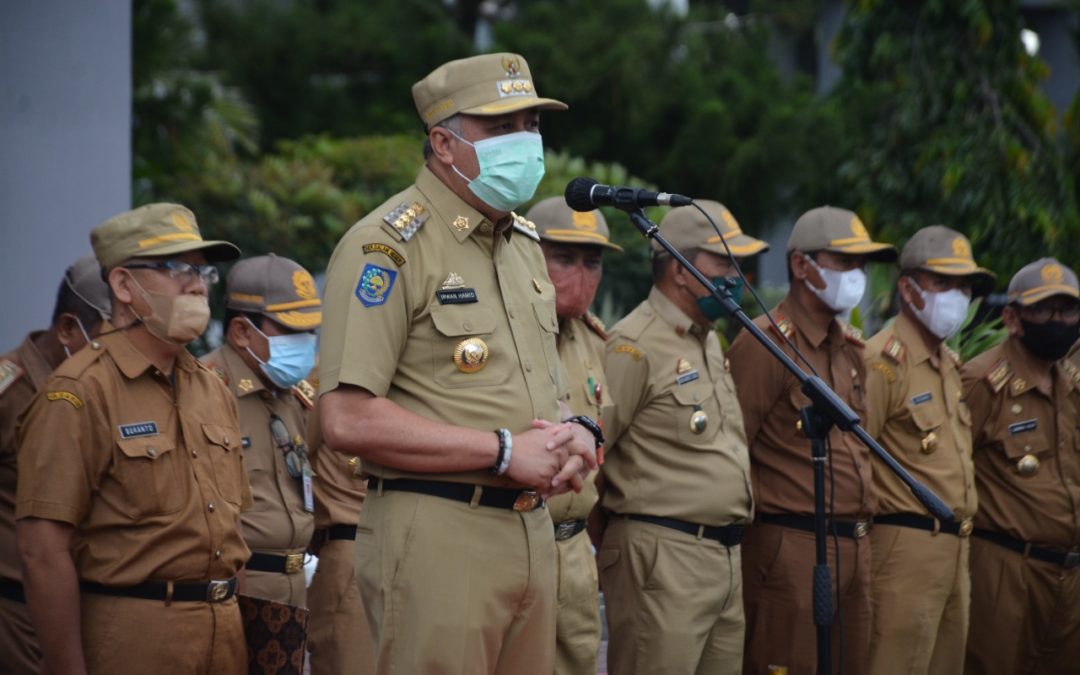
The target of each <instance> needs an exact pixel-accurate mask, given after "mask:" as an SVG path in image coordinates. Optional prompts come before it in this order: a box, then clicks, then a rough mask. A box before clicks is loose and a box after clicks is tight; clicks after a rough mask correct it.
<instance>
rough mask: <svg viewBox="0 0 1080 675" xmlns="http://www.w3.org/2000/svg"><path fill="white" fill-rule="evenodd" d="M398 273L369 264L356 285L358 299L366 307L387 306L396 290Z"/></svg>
mask: <svg viewBox="0 0 1080 675" xmlns="http://www.w3.org/2000/svg"><path fill="white" fill-rule="evenodd" d="M395 279H397V272H395V271H394V270H389V269H386V268H385V267H379V266H378V265H372V264H371V263H368V264H367V265H364V269H363V270H362V271H361V272H360V281H358V282H357V284H356V291H355V293H356V298H357V299H358V300H360V304H361V305H363V306H364V307H377V306H379V305H382V304H385V303H386V299H387V298H389V297H390V291H391V289H393V288H394V280H395Z"/></svg>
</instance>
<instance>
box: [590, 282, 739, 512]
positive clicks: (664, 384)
mask: <svg viewBox="0 0 1080 675" xmlns="http://www.w3.org/2000/svg"><path fill="white" fill-rule="evenodd" d="M604 372H605V373H606V374H607V378H608V384H609V385H610V391H611V397H612V400H613V403H614V406H615V408H614V414H613V415H611V416H610V417H609V418H608V422H607V447H608V452H607V453H606V455H605V458H604V466H603V468H602V470H603V472H604V481H605V492H604V497H603V506H604V508H606V509H608V510H609V511H613V512H615V513H619V514H635V513H636V514H643V515H649V516H660V517H667V518H678V519H680V520H685V521H689V522H691V523H697V524H699V525H729V524H731V523H745V522H748V521H749V520H750V519H751V518H752V516H753V498H752V496H751V490H750V459H749V457H748V455H747V449H746V432H745V431H744V430H743V423H742V415H741V414H740V412H739V403H738V401H737V400H736V398H735V385H734V383H733V382H732V380H731V376H730V374H729V373H728V369H727V367H726V364H725V359H724V353H723V351H722V350H721V348H720V340H719V339H718V338H717V337H716V334H715V333H714V332H713V331H711V330H709V329H707V328H702V327H701V326H698V325H696V324H695V323H694V322H693V321H692V320H691V319H690V317H688V316H686V314H684V313H683V312H682V310H680V309H679V308H678V307H676V306H675V305H674V304H673V303H672V302H671V301H670V300H669V299H668V298H667V297H666V296H665V295H664V294H663V293H661V292H660V291H658V290H657V289H656V288H653V289H652V291H651V292H650V293H649V297H648V298H647V299H646V300H645V301H644V302H642V303H641V304H640V305H638V306H637V307H636V308H635V309H634V311H632V312H630V314H628V315H627V316H626V318H624V319H623V320H622V321H620V322H619V323H618V324H616V326H615V328H614V329H613V330H612V333H611V337H610V338H609V340H608V343H607V357H606V359H605V361H604ZM699 413H704V415H705V416H706V417H707V421H706V423H705V426H704V428H703V429H701V428H700V427H699V428H696V429H695V427H694V425H693V419H694V416H695V414H698V419H700V414H699Z"/></svg>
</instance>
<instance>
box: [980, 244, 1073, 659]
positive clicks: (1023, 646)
mask: <svg viewBox="0 0 1080 675" xmlns="http://www.w3.org/2000/svg"><path fill="white" fill-rule="evenodd" d="M1009 303H1010V304H1009V305H1008V306H1007V307H1005V309H1004V310H1003V311H1002V318H1003V319H1004V321H1005V326H1006V327H1007V328H1008V330H1009V338H1008V339H1007V340H1006V341H1005V342H1003V343H1002V344H1000V345H998V346H997V347H994V348H993V349H990V350H989V351H987V352H985V353H983V354H981V355H980V356H978V357H976V358H974V359H972V360H971V361H970V362H969V363H967V364H966V365H965V366H964V367H963V369H962V371H961V374H962V376H963V381H964V385H963V387H964V395H965V399H966V401H967V404H968V405H969V406H970V407H971V417H972V425H971V428H972V431H973V433H974V461H975V484H976V488H977V489H978V492H979V511H978V513H977V514H976V516H975V531H974V533H973V535H974V536H973V537H972V540H971V625H970V632H969V634H968V644H967V659H966V666H965V672H966V673H968V674H969V675H971V674H973V673H1029V672H1045V673H1064V672H1075V669H1076V664H1077V663H1080V612H1078V611H1077V607H1080V429H1078V423H1080V371H1078V370H1077V368H1076V366H1074V365H1073V364H1072V362H1071V361H1070V360H1068V359H1066V358H1064V357H1065V355H1066V354H1067V353H1068V351H1069V349H1070V348H1071V347H1072V345H1073V343H1074V342H1076V339H1077V336H1078V334H1080V286H1078V284H1077V278H1076V274H1075V273H1074V272H1073V271H1072V270H1070V269H1069V268H1067V267H1065V266H1064V265H1062V264H1061V263H1059V262H1058V261H1056V260H1054V259H1053V258H1043V259H1042V260H1038V261H1036V262H1033V263H1031V264H1030V265H1027V266H1026V267H1024V268H1023V269H1021V270H1020V271H1019V272H1017V273H1016V275H1015V276H1014V277H1013V278H1012V281H1010V282H1009Z"/></svg>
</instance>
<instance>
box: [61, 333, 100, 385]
mask: <svg viewBox="0 0 1080 675" xmlns="http://www.w3.org/2000/svg"><path fill="white" fill-rule="evenodd" d="M107 351H108V347H106V346H105V344H104V343H102V342H98V341H97V340H91V341H90V344H89V345H87V346H86V347H83V348H82V349H80V350H79V351H77V352H75V353H74V354H72V355H71V357H70V358H68V359H66V360H65V361H64V362H63V363H61V364H60V365H59V366H57V367H56V370H54V371H53V373H52V374H53V375H54V376H56V377H67V378H71V379H77V378H79V377H80V376H81V375H82V374H83V371H85V370H86V369H87V368H89V367H90V366H91V365H93V363H94V362H95V361H97V360H98V359H100V358H101V355H102V354H104V353H105V352H107Z"/></svg>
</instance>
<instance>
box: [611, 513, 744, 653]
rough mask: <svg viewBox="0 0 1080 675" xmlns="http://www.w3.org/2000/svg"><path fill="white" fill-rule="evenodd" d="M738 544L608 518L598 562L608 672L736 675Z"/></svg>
mask: <svg viewBox="0 0 1080 675" xmlns="http://www.w3.org/2000/svg"><path fill="white" fill-rule="evenodd" d="M739 556H740V553H739V547H738V546H735V547H732V548H727V547H725V546H723V545H721V544H720V543H719V542H716V541H712V540H709V539H698V538H697V537H695V536H693V535H689V534H684V533H682V532H679V531H677V530H672V529H671V528H667V527H662V526H660V525H654V524H652V523H643V522H639V521H634V520H627V519H626V518H620V517H618V516H613V517H612V519H611V521H610V522H609V523H608V527H607V529H606V530H605V531H604V542H603V545H602V546H601V548H600V555H599V561H598V566H599V568H600V581H601V584H602V585H603V588H604V602H605V605H606V610H607V619H608V632H609V635H608V638H609V642H608V672H609V673H611V675H648V674H650V673H665V674H672V675H678V674H685V675H714V674H715V675H728V674H730V675H736V674H737V673H739V672H740V668H741V666H742V655H743V629H744V623H743V608H742V581H741V574H740V558H739Z"/></svg>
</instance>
